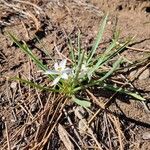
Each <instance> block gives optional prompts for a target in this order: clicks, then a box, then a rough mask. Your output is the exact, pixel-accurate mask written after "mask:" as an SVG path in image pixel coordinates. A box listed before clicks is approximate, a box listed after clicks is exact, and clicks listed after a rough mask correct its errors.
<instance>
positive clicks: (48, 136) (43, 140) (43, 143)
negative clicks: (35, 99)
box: [37, 95, 68, 147]
mask: <svg viewBox="0 0 150 150" xmlns="http://www.w3.org/2000/svg"><path fill="white" fill-rule="evenodd" d="M62 100H63V95H62ZM62 100H61V101H62ZM67 100H68V99H67V98H66V99H65V101H64V103H63V104H62V107H61V108H60V110H59V112H60V115H59V117H58V118H57V120H56V122H55V124H54V125H53V126H52V128H51V130H50V131H49V134H48V135H47V137H46V134H45V135H44V137H45V139H44V137H43V139H42V141H41V142H40V143H39V144H38V145H37V146H40V147H41V146H44V145H45V144H46V142H47V140H48V139H49V138H50V135H51V133H52V131H53V129H54V128H55V126H56V125H57V123H58V120H59V119H60V117H61V115H62V110H63V108H64V106H65V104H66V102H67ZM61 101H60V103H59V104H58V106H57V108H56V110H55V112H54V115H53V116H55V114H56V112H58V110H57V109H58V108H59V105H60V104H61ZM53 116H52V119H51V121H50V122H51V123H52V121H53ZM51 123H50V124H51Z"/></svg>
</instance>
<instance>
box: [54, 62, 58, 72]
mask: <svg viewBox="0 0 150 150" xmlns="http://www.w3.org/2000/svg"><path fill="white" fill-rule="evenodd" d="M58 68H59V66H58V63H57V62H56V63H55V64H54V69H55V70H58Z"/></svg>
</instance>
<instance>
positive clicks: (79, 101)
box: [72, 96, 91, 108]
mask: <svg viewBox="0 0 150 150" xmlns="http://www.w3.org/2000/svg"><path fill="white" fill-rule="evenodd" d="M72 100H73V101H74V102H75V103H77V104H78V105H80V106H82V107H85V108H87V107H91V102H89V101H86V100H80V99H78V98H76V97H75V96H72Z"/></svg>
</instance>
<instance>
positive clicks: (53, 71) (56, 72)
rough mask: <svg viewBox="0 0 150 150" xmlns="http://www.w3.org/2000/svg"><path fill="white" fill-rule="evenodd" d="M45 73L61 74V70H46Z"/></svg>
mask: <svg viewBox="0 0 150 150" xmlns="http://www.w3.org/2000/svg"><path fill="white" fill-rule="evenodd" d="M44 74H59V72H58V71H55V70H47V71H45V72H44Z"/></svg>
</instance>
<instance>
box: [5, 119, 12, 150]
mask: <svg viewBox="0 0 150 150" xmlns="http://www.w3.org/2000/svg"><path fill="white" fill-rule="evenodd" d="M5 128H6V137H7V146H8V150H11V148H10V140H9V135H8V126H7V122H6V120H5Z"/></svg>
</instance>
